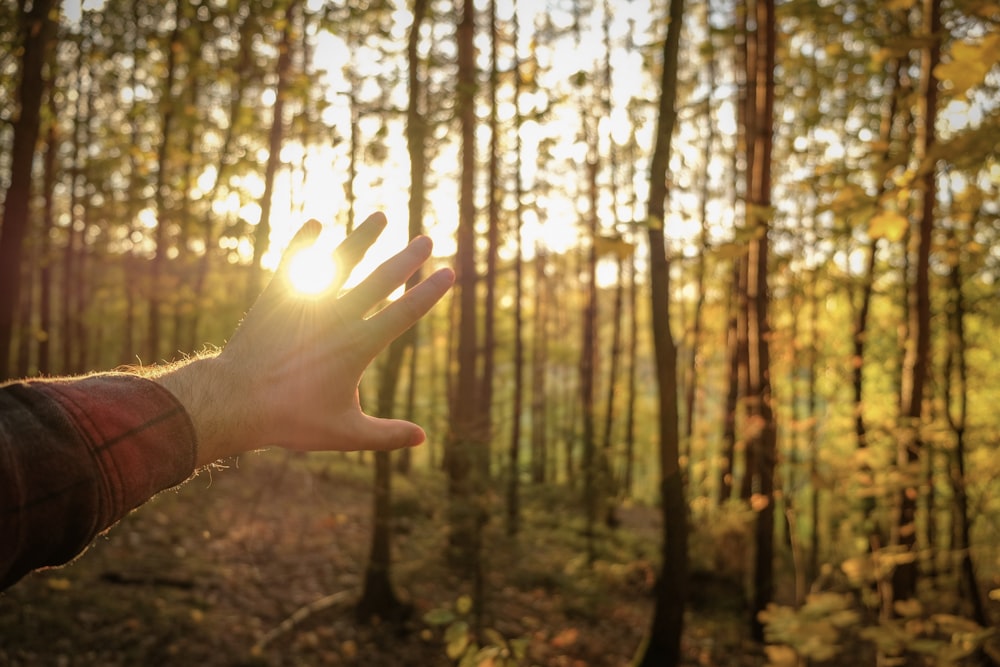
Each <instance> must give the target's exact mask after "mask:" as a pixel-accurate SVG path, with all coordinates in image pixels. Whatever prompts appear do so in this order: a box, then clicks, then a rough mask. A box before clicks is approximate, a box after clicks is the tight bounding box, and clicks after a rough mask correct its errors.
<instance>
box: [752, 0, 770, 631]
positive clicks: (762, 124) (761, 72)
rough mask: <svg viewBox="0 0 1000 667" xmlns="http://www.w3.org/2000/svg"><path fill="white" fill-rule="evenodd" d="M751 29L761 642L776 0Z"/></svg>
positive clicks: (764, 6) (756, 603) (761, 7)
mask: <svg viewBox="0 0 1000 667" xmlns="http://www.w3.org/2000/svg"><path fill="white" fill-rule="evenodd" d="M755 24H756V29H755V31H754V33H753V35H752V37H751V39H749V40H748V42H749V43H750V45H751V46H752V48H751V49H750V52H751V53H752V54H753V56H752V57H751V58H749V59H748V60H747V69H748V80H751V81H753V86H752V87H751V88H750V89H749V91H748V93H750V94H749V95H748V97H749V102H751V104H752V107H751V106H748V110H749V109H751V108H752V110H753V111H752V113H749V114H748V119H749V120H751V121H752V124H751V125H750V133H749V140H748V149H749V153H750V155H751V160H750V161H748V163H747V166H748V170H747V174H746V177H747V206H746V208H747V210H746V217H747V222H746V225H747V228H748V230H752V232H753V233H752V234H751V236H752V239H751V241H750V244H749V251H748V253H747V336H748V341H749V347H748V349H749V353H750V357H749V364H748V373H747V415H748V423H749V424H750V425H751V428H750V431H751V432H750V433H748V436H747V451H748V453H752V460H753V467H750V468H748V471H747V472H748V473H749V474H750V475H752V477H753V480H752V487H751V488H752V490H753V494H752V497H751V504H752V505H754V506H755V509H757V520H756V528H755V535H756V550H755V554H754V595H753V609H752V616H751V632H752V635H753V637H754V638H755V639H756V640H757V641H763V639H764V628H763V625H762V624H761V622H760V620H759V618H758V614H759V612H761V611H763V610H764V609H765V608H766V607H767V605H768V604H769V603H770V602H771V600H772V598H773V595H774V520H775V513H774V472H775V464H776V458H777V451H776V450H777V432H776V428H775V420H774V413H773V405H772V397H771V379H770V349H769V337H770V327H769V323H768V306H769V300H770V295H769V294H768V281H767V275H768V274H767V270H768V250H769V248H768V245H769V240H768V232H769V227H770V217H771V149H772V134H773V110H774V58H775V17H774V0H759V1H758V2H757V3H756V4H755Z"/></svg>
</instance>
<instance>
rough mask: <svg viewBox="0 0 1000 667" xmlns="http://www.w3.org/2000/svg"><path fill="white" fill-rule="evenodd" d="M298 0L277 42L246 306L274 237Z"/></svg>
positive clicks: (288, 10)
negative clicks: (274, 208)
mask: <svg viewBox="0 0 1000 667" xmlns="http://www.w3.org/2000/svg"><path fill="white" fill-rule="evenodd" d="M298 6H299V2H298V0H292V2H290V3H289V4H288V7H287V8H286V9H285V12H284V27H283V28H282V30H281V39H280V40H279V42H278V62H277V64H276V66H275V75H276V76H277V80H276V81H275V84H274V107H273V117H272V119H271V130H270V132H269V134H268V141H267V163H266V164H265V165H264V193H263V194H262V195H261V198H260V222H258V223H257V228H256V230H255V231H254V243H253V264H252V265H251V267H250V277H249V279H248V280H247V292H246V304H247V306H249V305H250V304H252V303H253V302H254V300H255V299H256V298H257V295H258V294H259V293H260V290H261V288H262V286H263V280H264V276H263V267H262V266H261V263H260V262H261V258H262V257H263V256H264V253H266V252H267V249H268V245H269V244H270V238H271V207H272V205H273V201H272V200H273V199H274V196H273V195H274V181H275V177H276V175H277V173H278V168H279V167H280V166H281V147H282V145H283V144H284V140H285V102H286V101H287V97H288V87H289V85H290V84H291V76H292V44H293V36H294V32H295V30H296V29H297V16H298Z"/></svg>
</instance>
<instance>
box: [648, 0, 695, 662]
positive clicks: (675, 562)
mask: <svg viewBox="0 0 1000 667" xmlns="http://www.w3.org/2000/svg"><path fill="white" fill-rule="evenodd" d="M683 19H684V2H683V0H671V2H670V21H669V23H668V25H667V36H666V39H665V40H664V43H663V73H662V77H661V80H660V101H659V109H658V121H657V132H656V143H655V146H654V149H653V159H652V164H651V166H650V177H649V178H650V187H649V221H648V233H649V251H650V269H649V270H650V275H649V286H650V297H651V299H652V301H651V308H652V320H653V349H654V353H655V358H656V380H657V390H658V391H657V408H658V420H657V422H658V435H659V450H660V493H661V503H662V505H661V511H662V514H663V519H662V531H663V533H662V536H661V537H662V550H663V560H662V563H661V564H660V571H659V573H658V574H657V578H656V587H655V597H656V601H655V606H654V609H653V619H652V623H651V625H650V630H649V636H648V639H647V641H646V644H645V647H644V649H643V652H642V656H641V658H640V659H639V660H638V661H637V664H638V665H640V667H653V666H654V665H656V666H657V667H665V666H666V667H673V666H675V665H679V664H680V662H681V634H682V630H683V626H684V604H685V600H686V598H687V540H688V538H687V504H686V502H685V494H684V482H683V479H682V477H681V471H680V464H679V460H678V459H679V456H680V442H679V441H680V432H679V424H678V406H677V401H678V395H677V348H676V346H675V344H674V339H673V335H672V334H671V332H670V264H669V262H668V260H667V256H666V248H665V239H664V233H663V221H664V218H665V211H666V204H667V197H668V195H669V192H668V190H667V166H668V165H669V164H670V151H671V140H672V136H673V130H674V125H675V123H676V119H677V112H676V100H677V62H678V53H679V50H680V36H681V28H682V25H683Z"/></svg>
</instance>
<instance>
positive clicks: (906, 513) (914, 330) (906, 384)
mask: <svg viewBox="0 0 1000 667" xmlns="http://www.w3.org/2000/svg"><path fill="white" fill-rule="evenodd" d="M940 30H941V7H940V0H925V1H924V3H923V31H924V34H926V35H930V36H933V39H930V40H929V41H928V44H927V46H925V47H924V49H923V58H922V63H921V81H920V104H921V107H922V108H921V116H922V119H921V122H920V123H919V124H918V125H917V131H918V134H917V138H916V139H917V141H916V155H915V156H914V157H915V160H916V162H917V163H922V162H923V160H924V158H926V157H927V156H928V155H930V152H931V148H932V147H933V145H934V141H935V133H934V125H935V121H936V119H937V87H938V83H937V79H936V77H935V75H934V67H935V66H936V65H937V63H938V60H939V58H940V44H939V42H938V39H939V37H938V33H939V31H940ZM923 169H924V173H923V174H922V178H921V195H922V198H921V208H920V219H919V220H918V224H917V229H916V232H917V233H916V234H915V235H914V236H913V244H912V245H913V252H914V259H915V262H916V265H915V273H914V278H913V283H912V284H911V285H910V287H909V299H910V328H909V339H908V340H907V346H906V356H905V359H904V367H903V383H902V392H901V394H900V418H901V423H900V429H899V430H900V438H899V443H900V444H899V451H898V461H897V463H898V465H899V467H900V469H905V468H908V467H910V466H913V465H914V464H916V463H917V462H919V461H920V459H921V455H922V454H923V449H924V447H923V442H922V440H921V437H920V426H921V422H922V419H923V397H924V388H925V386H926V384H927V376H928V358H929V354H930V337H931V303H930V257H931V240H932V236H933V233H934V214H935V211H934V204H935V201H936V199H937V185H936V180H935V179H936V170H935V169H934V168H933V167H926V166H925V167H923ZM907 479H908V480H909V481H908V483H906V484H905V488H904V489H903V490H902V492H901V493H900V499H899V517H898V521H897V542H898V544H899V546H900V547H902V548H903V549H904V550H906V551H908V552H910V553H912V555H913V556H914V559H913V560H912V561H910V562H904V563H900V564H899V565H897V567H896V569H895V570H894V571H893V576H892V591H893V600H894V601H898V600H907V599H909V598H912V597H913V596H914V595H915V594H916V588H917V562H916V558H915V557H916V554H915V553H913V551H914V549H915V548H916V535H917V531H916V508H917V497H918V495H919V491H918V489H917V483H918V482H917V478H916V476H913V477H910V476H909V475H907Z"/></svg>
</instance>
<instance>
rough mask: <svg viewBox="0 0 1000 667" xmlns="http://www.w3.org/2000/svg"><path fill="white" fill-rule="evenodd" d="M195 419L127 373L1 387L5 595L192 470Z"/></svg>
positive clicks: (0, 563) (0, 553)
mask: <svg viewBox="0 0 1000 667" xmlns="http://www.w3.org/2000/svg"><path fill="white" fill-rule="evenodd" d="M195 454H196V441H195V434H194V427H193V425H192V424H191V420H190V418H189V417H188V414H187V413H186V412H185V410H184V408H183V407H182V406H181V404H180V403H179V402H178V401H177V400H176V399H175V398H174V396H173V394H171V393H170V392H168V391H167V390H166V389H164V388H163V387H161V386H160V385H158V384H156V383H155V382H153V381H151V380H148V379H145V378H141V377H137V376H135V375H127V374H121V373H107V374H101V375H93V376H89V377H85V378H79V379H73V380H49V381H32V382H16V383H11V384H7V385H3V386H0V590H2V589H3V588H6V587H8V586H10V585H11V584H13V583H15V582H16V581H18V580H19V579H20V578H21V577H23V576H24V575H25V574H27V573H28V572H30V571H31V570H34V569H37V568H40V567H46V566H51V565H61V564H63V563H66V562H68V561H69V560H71V559H72V558H74V557H75V556H76V555H77V554H79V553H80V552H82V551H83V550H84V549H86V548H87V546H88V545H89V544H90V542H91V541H92V540H93V539H94V537H96V536H97V535H98V534H100V533H101V532H102V531H104V530H105V529H107V528H108V527H109V526H111V525H113V524H114V523H116V522H117V521H118V520H119V519H121V518H122V517H123V516H125V515H126V514H127V513H128V512H130V511H131V510H133V509H134V508H136V507H138V506H139V505H141V504H142V503H144V502H145V501H147V500H149V499H150V498H151V497H152V496H153V495H155V494H156V493H157V492H158V491H161V490H163V489H166V488H169V487H171V486H175V485H177V484H180V483H181V482H183V481H184V480H185V479H187V478H188V477H189V476H190V475H191V473H192V471H193V470H194V464H195Z"/></svg>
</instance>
